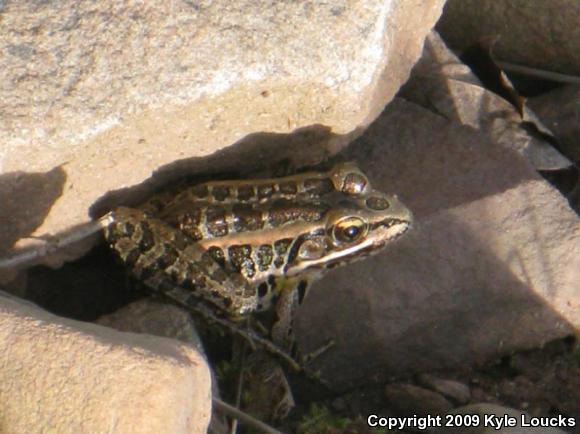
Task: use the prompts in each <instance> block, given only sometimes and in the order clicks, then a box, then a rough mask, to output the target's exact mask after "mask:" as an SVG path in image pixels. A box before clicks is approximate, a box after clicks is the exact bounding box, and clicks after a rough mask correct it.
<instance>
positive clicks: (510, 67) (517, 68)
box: [495, 60, 580, 84]
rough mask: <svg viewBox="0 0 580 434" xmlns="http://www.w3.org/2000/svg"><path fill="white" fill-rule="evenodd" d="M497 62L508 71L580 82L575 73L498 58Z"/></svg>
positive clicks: (555, 79)
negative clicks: (569, 73) (539, 67)
mask: <svg viewBox="0 0 580 434" xmlns="http://www.w3.org/2000/svg"><path fill="white" fill-rule="evenodd" d="M495 63H496V64H497V65H498V66H499V67H500V68H502V69H505V70H506V71H508V72H517V73H519V74H524V75H531V76H533V77H538V78H543V79H545V80H550V81H556V82H559V83H571V84H580V77H577V76H575V75H567V74H561V73H559V72H553V71H546V70H544V69H538V68H531V67H529V66H524V65H518V64H516V63H510V62H502V61H500V60H496V61H495Z"/></svg>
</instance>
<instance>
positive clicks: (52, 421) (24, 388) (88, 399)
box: [0, 296, 211, 434]
mask: <svg viewBox="0 0 580 434" xmlns="http://www.w3.org/2000/svg"><path fill="white" fill-rule="evenodd" d="M0 347H1V348H2V351H1V352H0V408H2V422H1V426H0V431H2V433H6V434H24V433H33V432H45V431H46V430H47V429H49V430H50V431H51V432H63V433H64V432H87V433H88V432H91V433H97V432H111V430H113V431H115V432H131V433H168V434H169V433H171V434H174V433H175V434H178V433H181V434H191V433H200V434H201V433H205V432H207V427H208V423H209V419H210V413H211V399H210V397H211V394H210V390H211V380H210V374H209V368H208V366H207V364H206V362H205V360H204V358H203V357H202V356H201V355H200V354H199V353H198V352H197V351H195V349H193V348H192V347H191V346H189V345H184V344H181V343H179V342H177V341H175V340H171V339H167V338H160V337H154V336H146V335H138V334H134V333H122V332H117V331H114V330H112V329H110V328H106V327H102V326H98V325H94V324H88V323H82V322H79V321H72V320H67V319H64V318H59V317H57V316H55V315H51V314H49V313H47V312H45V311H43V310H41V309H39V308H37V307H32V306H30V304H29V303H20V302H18V301H16V300H14V298H11V297H4V296H0Z"/></svg>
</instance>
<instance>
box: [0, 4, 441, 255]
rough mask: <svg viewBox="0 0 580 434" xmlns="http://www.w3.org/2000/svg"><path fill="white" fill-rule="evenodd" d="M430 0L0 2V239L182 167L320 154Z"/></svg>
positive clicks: (366, 106)
mask: <svg viewBox="0 0 580 434" xmlns="http://www.w3.org/2000/svg"><path fill="white" fill-rule="evenodd" d="M443 4H444V0H433V1H430V2H427V3H425V2H409V1H406V0H390V1H387V2H385V1H383V0H354V1H348V2H347V1H345V0H341V1H335V2H287V1H285V2H270V3H269V4H268V7H264V4H263V2H260V1H256V0H241V1H236V2H231V1H230V0H215V1H201V2H197V1H196V2H193V1H182V2H177V3H175V2H162V1H155V2H146V3H143V2H141V1H135V0H131V1H126V2H121V3H115V4H113V5H111V4H108V3H100V2H96V3H90V2H89V3H85V2H78V1H74V0H66V1H62V2H40V3H34V2H33V3H26V2H25V3H22V2H7V3H6V4H5V5H4V6H3V8H2V51H1V53H2V54H1V55H0V82H2V83H4V85H3V86H2V87H1V88H0V112H1V113H2V123H1V125H0V142H1V143H2V146H1V147H0V162H1V164H0V180H1V182H0V184H6V185H8V187H9V190H10V191H12V192H13V195H12V196H11V197H10V198H8V200H7V201H3V203H4V204H6V203H10V204H12V203H14V207H15V208H16V211H17V215H19V216H23V219H14V220H13V219H9V220H8V222H9V223H10V224H3V225H2V227H0V252H2V253H4V254H7V253H14V250H18V249H20V248H23V247H25V246H33V245H34V246H35V248H36V244H38V241H37V242H36V244H35V243H34V242H33V241H31V240H30V238H28V236H29V235H31V234H34V235H35V236H42V235H47V234H57V233H62V232H65V231H66V232H69V231H73V232H74V231H75V230H77V229H76V227H75V226H76V225H80V224H82V223H84V222H86V221H87V220H88V219H89V218H90V215H92V216H95V215H99V214H101V213H104V212H106V211H107V210H108V208H110V207H111V206H115V205H118V204H120V203H126V202H128V201H129V202H134V201H135V200H138V199H141V198H142V197H143V194H146V193H149V192H150V191H151V190H152V187H153V186H154V184H157V185H158V184H161V183H164V182H167V181H168V180H172V179H176V178H179V177H181V176H182V175H184V174H189V175H191V174H195V175H199V174H200V173H204V174H207V173H209V172H211V173H213V172H215V171H232V170H234V171H238V172H246V173H247V172H251V171H253V170H255V169H256V167H258V166H261V167H262V168H263V167H265V166H267V165H268V164H269V163H270V162H272V161H275V160H279V159H283V158H289V159H291V160H292V161H293V162H295V163H297V164H298V165H300V164H302V165H304V164H312V163H314V162H319V161H320V160H321V159H322V158H323V157H324V156H326V155H327V154H328V152H335V151H336V150H338V149H340V148H341V147H342V146H344V144H346V143H348V142H349V141H350V140H351V139H352V138H353V137H354V136H355V135H358V134H360V131H362V129H364V127H365V126H366V125H368V124H369V123H370V122H371V121H372V120H373V119H375V118H376V116H378V114H379V113H380V112H381V110H382V109H383V108H384V106H385V104H386V103H387V102H388V101H389V100H390V99H392V97H393V96H394V94H395V93H396V91H397V90H398V88H399V86H400V85H401V84H402V83H403V82H404V81H405V80H406V79H407V78H408V74H409V71H410V69H411V66H412V65H413V64H414V62H415V61H416V59H417V58H418V57H419V56H420V53H421V47H422V44H423V39H424V37H425V35H426V34H427V33H428V32H429V31H430V29H431V28H432V26H433V25H434V23H435V21H436V20H437V19H438V17H439V15H440V13H441V9H442V6H443ZM297 130H298V131H297ZM273 133H278V134H279V135H277V134H273ZM290 133H292V138H293V140H294V141H296V142H298V144H300V146H298V144H297V143H293V144H291V145H289V143H290V142H292V140H291V139H290V138H289V137H287V135H289V134H290ZM234 143H237V146H236V147H235V149H234V150H231V152H232V153H231V154H227V155H223V154H221V155H219V156H216V157H215V158H213V159H210V160H209V161H204V162H203V163H201V162H200V161H197V160H198V159H199V158H200V157H206V156H208V155H211V154H213V153H214V152H216V151H218V150H220V149H223V148H226V147H228V146H230V145H232V144H234ZM153 172H155V177H154V180H153V182H149V183H147V185H146V186H144V187H143V188H142V189H133V190H127V188H128V187H131V186H136V185H138V184H141V183H142V182H144V181H145V180H148V181H150V180H149V178H150V177H151V174H152V173H153ZM37 180H40V182H34V181H37ZM29 181H30V182H29ZM23 183H24V184H34V186H36V188H34V189H32V190H31V189H27V190H26V191H27V192H28V193H29V194H27V195H25V196H23V195H22V194H21V193H20V192H21V190H22V189H21V188H19V187H21V185H22V184H23ZM118 190H119V191H118ZM113 191H116V192H117V195H110V196H107V197H106V198H104V199H103V196H104V195H105V194H107V193H109V192H113ZM22 197H26V200H21V199H22ZM99 199H103V201H102V202H99V203H98V204H95V202H97V201H98V200H99ZM89 211H90V213H89ZM73 227H75V228H73ZM15 242H16V243H17V245H16V247H15V248H14V249H13V248H12V245H13V244H14V243H15Z"/></svg>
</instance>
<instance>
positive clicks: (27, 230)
mask: <svg viewBox="0 0 580 434" xmlns="http://www.w3.org/2000/svg"><path fill="white" fill-rule="evenodd" d="M65 181H66V173H65V171H64V170H63V169H62V167H60V166H59V167H55V168H54V169H52V170H50V171H48V172H45V173H40V172H39V173H26V172H10V173H5V174H3V175H0V204H1V205H0V253H1V252H6V251H8V250H9V249H10V248H11V247H12V246H13V245H14V243H15V242H16V241H18V240H19V239H21V238H24V237H27V236H29V235H30V234H32V233H33V232H34V231H35V230H36V228H38V227H39V226H40V225H41V224H42V222H43V221H44V219H45V218H46V216H47V214H48V212H49V211H50V209H51V207H52V205H53V204H54V202H56V200H57V199H58V198H59V197H60V196H61V194H62V191H63V186H64V183H65Z"/></svg>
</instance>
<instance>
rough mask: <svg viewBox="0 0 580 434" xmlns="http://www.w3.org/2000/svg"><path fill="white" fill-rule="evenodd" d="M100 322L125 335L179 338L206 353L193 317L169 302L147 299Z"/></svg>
mask: <svg viewBox="0 0 580 434" xmlns="http://www.w3.org/2000/svg"><path fill="white" fill-rule="evenodd" d="M96 323H97V324H100V325H103V326H106V327H111V328H113V329H115V330H119V331H123V332H131V333H146V334H149V335H154V336H164V337H167V338H172V339H178V340H180V341H182V342H187V343H188V344H192V345H194V346H195V347H196V348H197V349H198V351H199V352H201V353H203V345H202V343H201V341H200V338H199V335H198V334H197V330H196V329H195V324H194V322H193V319H192V317H191V314H190V313H189V312H187V311H185V310H184V309H182V308H180V307H178V306H175V305H174V304H171V303H169V302H167V301H157V300H153V299H152V298H150V297H147V298H145V299H142V300H138V301H135V302H133V303H130V304H128V305H127V306H125V307H122V308H121V309H119V310H117V311H115V312H113V313H111V314H109V315H104V316H102V317H101V318H99V319H98V320H97V321H96Z"/></svg>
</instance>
